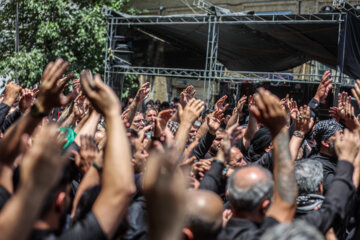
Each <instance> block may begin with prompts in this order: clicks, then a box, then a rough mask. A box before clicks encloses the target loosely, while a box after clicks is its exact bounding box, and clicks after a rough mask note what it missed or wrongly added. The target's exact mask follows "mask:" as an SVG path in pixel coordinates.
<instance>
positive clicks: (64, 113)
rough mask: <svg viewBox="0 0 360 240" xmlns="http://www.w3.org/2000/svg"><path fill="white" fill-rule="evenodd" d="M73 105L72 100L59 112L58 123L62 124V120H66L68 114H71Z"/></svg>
mask: <svg viewBox="0 0 360 240" xmlns="http://www.w3.org/2000/svg"><path fill="white" fill-rule="evenodd" d="M73 107H74V102H72V103H71V104H70V105H69V106H67V107H66V108H65V110H64V111H63V112H62V113H61V115H60V117H59V119H58V122H59V123H61V124H62V123H63V122H64V121H66V120H67V119H68V118H69V116H70V115H71V114H72V110H73Z"/></svg>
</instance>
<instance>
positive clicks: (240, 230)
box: [216, 217, 279, 240]
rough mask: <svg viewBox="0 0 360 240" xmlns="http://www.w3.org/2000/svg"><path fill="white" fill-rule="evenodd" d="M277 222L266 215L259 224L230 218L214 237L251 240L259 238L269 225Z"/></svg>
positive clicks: (220, 239)
mask: <svg viewBox="0 0 360 240" xmlns="http://www.w3.org/2000/svg"><path fill="white" fill-rule="evenodd" d="M278 223H279V222H278V221H276V220H275V219H274V218H271V217H266V218H265V219H264V221H263V222H262V224H261V225H260V226H259V225H257V224H255V223H253V222H251V221H249V220H247V219H241V218H231V219H230V220H229V222H228V223H227V224H226V226H225V228H223V229H222V230H221V232H220V233H219V235H218V236H217V238H216V239H218V240H227V239H229V240H230V239H231V240H242V239H244V240H253V239H259V238H260V237H261V235H262V234H263V233H264V232H265V231H266V230H267V229H268V228H270V227H272V226H275V225H277V224H278Z"/></svg>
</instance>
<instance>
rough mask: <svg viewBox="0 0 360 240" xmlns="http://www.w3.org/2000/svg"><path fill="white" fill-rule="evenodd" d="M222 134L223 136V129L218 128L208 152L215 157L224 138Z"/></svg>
mask: <svg viewBox="0 0 360 240" xmlns="http://www.w3.org/2000/svg"><path fill="white" fill-rule="evenodd" d="M223 134H224V129H222V128H219V130H217V131H216V137H215V139H214V141H213V142H212V144H211V147H210V149H209V152H211V153H212V154H213V155H216V154H217V152H218V151H219V149H220V148H221V143H222V141H223V138H224V136H223Z"/></svg>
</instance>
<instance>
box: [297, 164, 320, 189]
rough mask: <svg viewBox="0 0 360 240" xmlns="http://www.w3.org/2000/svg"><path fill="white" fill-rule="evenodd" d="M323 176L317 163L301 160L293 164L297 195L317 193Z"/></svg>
mask: <svg viewBox="0 0 360 240" xmlns="http://www.w3.org/2000/svg"><path fill="white" fill-rule="evenodd" d="M323 176H324V173H323V165H322V163H321V162H319V161H316V160H311V159H303V160H299V161H297V162H296V163H295V177H296V182H297V184H298V187H299V195H304V194H316V193H318V192H319V186H320V183H321V182H322V181H323V178H324V177H323Z"/></svg>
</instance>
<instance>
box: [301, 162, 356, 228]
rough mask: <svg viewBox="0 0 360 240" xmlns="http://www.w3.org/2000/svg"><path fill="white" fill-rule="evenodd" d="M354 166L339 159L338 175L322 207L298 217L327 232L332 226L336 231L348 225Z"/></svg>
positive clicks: (353, 189) (352, 192)
mask: <svg viewBox="0 0 360 240" xmlns="http://www.w3.org/2000/svg"><path fill="white" fill-rule="evenodd" d="M353 171H354V167H353V165H352V164H351V163H349V162H346V161H339V162H338V166H337V169H336V175H335V177H334V178H333V182H332V184H331V185H330V188H329V191H328V192H327V194H326V195H325V200H324V202H323V204H322V206H321V208H320V209H319V210H317V211H312V212H310V213H308V214H306V215H303V216H300V217H298V218H299V219H303V220H305V221H307V222H308V223H310V224H312V225H313V226H314V227H316V228H317V229H318V230H319V231H320V232H322V233H323V234H325V233H326V232H327V231H328V230H329V229H330V228H331V227H334V230H335V232H336V233H337V232H339V228H343V227H345V226H346V220H347V217H348V216H347V215H348V206H349V205H352V204H350V203H351V201H352V200H353V197H354V194H355V187H354V185H353V183H352V175H353Z"/></svg>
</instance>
